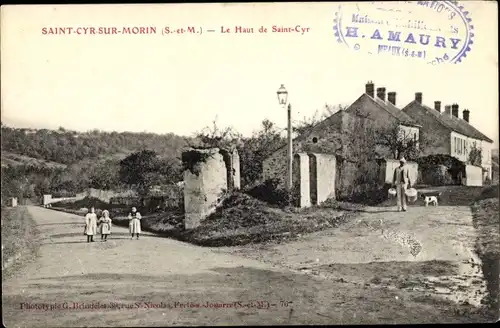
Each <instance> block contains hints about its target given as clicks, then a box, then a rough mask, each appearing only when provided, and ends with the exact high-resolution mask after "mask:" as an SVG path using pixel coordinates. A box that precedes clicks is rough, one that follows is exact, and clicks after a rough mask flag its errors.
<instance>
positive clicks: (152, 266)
mask: <svg viewBox="0 0 500 328" xmlns="http://www.w3.org/2000/svg"><path fill="white" fill-rule="evenodd" d="M28 209H29V211H30V213H31V214H32V215H33V218H34V220H35V221H36V222H37V224H38V228H39V229H40V231H41V237H42V245H41V248H40V252H39V258H38V259H37V261H35V262H33V263H31V264H27V265H25V266H24V267H23V269H22V270H20V271H19V272H18V273H17V274H16V275H15V276H14V277H12V278H11V279H9V280H7V281H5V282H4V284H3V293H2V298H3V304H2V305H3V307H2V311H3V318H4V324H5V325H6V326H7V327H33V326H36V327H44V326H50V327H72V326H99V327H103V326H169V325H184V326H193V325H263V324H274V325H281V324H319V325H321V324H377V323H392V324H394V323H422V322H473V321H477V320H478V319H477V316H476V317H474V316H471V315H463V314H460V313H466V312H463V311H468V310H469V309H470V307H459V308H458V309H459V310H460V311H462V312H460V311H459V312H457V308H455V307H454V305H453V304H452V303H449V302H446V301H442V300H439V299H435V298H432V297H429V296H428V295H427V294H425V293H423V292H419V291H411V292H410V291H408V290H404V289H401V290H399V289H390V288H384V287H381V286H380V285H376V284H367V283H366V282H365V281H364V280H363V279H361V280H360V281H355V280H356V279H344V280H342V279H331V277H323V276H321V275H314V274H304V273H301V272H298V271H299V270H296V268H295V267H294V265H295V264H298V263H301V262H302V260H301V259H302V258H301V257H300V256H299V255H296V256H295V258H294V257H292V256H287V255H285V256H284V257H285V259H288V261H289V263H290V265H289V266H290V268H287V267H285V266H283V265H280V263H277V262H276V261H273V258H272V257H271V260H269V261H267V260H266V261H263V260H262V258H252V256H250V254H249V253H247V254H240V253H235V254H228V253H227V252H226V253H221V251H223V250H220V249H217V250H215V249H209V248H202V247H197V246H193V245H189V244H185V243H182V242H179V241H175V240H171V239H167V238H159V237H155V236H153V235H151V234H144V235H143V236H141V239H140V240H139V241H137V240H130V239H129V236H128V233H127V231H126V229H124V228H120V227H116V226H115V227H114V228H113V232H112V235H111V237H110V239H109V241H108V242H100V241H97V242H95V243H90V244H88V243H86V242H85V237H84V236H83V218H81V217H78V216H75V215H71V214H67V213H62V212H56V211H51V210H47V209H43V208H39V207H28ZM357 226H359V224H357ZM346 229H348V228H347V227H346ZM363 229H365V230H363ZM355 230H356V232H355V233H356V234H357V233H359V234H360V235H359V237H355V236H354V235H353V233H352V231H351V232H350V233H349V232H348V230H345V229H344V230H342V231H340V230H339V232H338V233H339V234H338V235H335V234H334V233H333V232H331V231H330V232H324V234H325V235H324V236H322V237H321V236H320V235H318V238H319V239H318V240H319V241H315V240H316V239H315V237H310V239H308V240H309V242H306V243H305V244H304V248H305V249H302V250H301V248H300V247H298V246H297V245H298V244H291V245H290V246H281V248H280V247H278V248H277V254H278V255H277V258H283V255H279V253H280V252H281V254H284V252H283V250H284V249H287V250H288V249H289V252H292V253H293V252H297V251H299V250H301V251H302V252H305V253H306V254H307V255H306V256H305V257H304V259H305V258H308V259H310V258H313V259H315V258H321V262H320V263H323V264H325V265H326V264H327V263H324V262H326V261H328V262H329V263H332V262H333V261H338V262H339V263H345V262H349V263H353V262H355V261H356V260H357V261H358V263H360V264H357V265H358V266H359V267H358V268H357V269H356V270H354V271H353V272H356V275H357V276H358V277H360V275H361V274H362V273H364V274H367V273H370V272H373V270H374V268H373V267H372V266H370V264H366V263H363V261H365V262H366V261H368V260H369V255H367V254H365V255H363V256H361V255H360V256H358V258H357V259H356V258H351V256H353V254H357V253H364V252H366V251H367V249H372V248H373V249H377V247H375V245H376V243H375V242H378V243H380V242H381V241H383V239H380V237H377V236H375V232H373V231H372V232H369V231H370V230H369V228H368V227H366V228H360V229H358V230H357V229H355ZM365 232H368V235H365V236H364V237H362V236H363V234H364V233H365ZM370 234H373V236H371V235H370ZM348 236H350V237H351V238H354V239H349V238H347V237H348ZM308 238H309V237H308ZM322 238H323V239H322ZM339 238H347V239H344V242H342V241H341V240H340V239H339ZM332 241H335V242H332ZM318 243H325V244H328V247H329V250H325V249H322V248H319V249H318V251H317V252H319V253H318V254H316V253H314V255H312V253H311V252H313V251H312V249H313V247H314V246H315V245H318ZM383 243H384V242H382V244H383ZM340 244H344V246H343V247H342V248H340V247H339V245H340ZM335 245H337V246H335ZM385 245H386V246H384V247H386V248H387V249H390V248H391V247H390V246H388V244H387V242H386V243H385ZM332 246H333V248H332ZM348 249H351V251H350V252H347V250H348ZM259 252H260V253H261V254H263V256H267V255H269V254H271V253H269V252H266V251H265V249H261V250H260V251H259ZM340 252H345V253H344V255H342V254H340ZM286 254H288V253H286ZM290 254H291V253H290ZM374 254H375V255H377V254H378V256H382V253H381V252H378V253H377V252H375V253H374ZM242 255H243V256H242ZM327 255H328V256H327ZM280 256H281V257H280ZM407 257H408V256H405V255H401V257H400V259H403V258H407ZM278 262H279V261H278ZM346 268H347V267H346V266H345V264H341V267H340V268H339V269H338V270H336V271H338V272H340V273H341V272H345V270H346ZM351 269H352V267H351ZM395 269H396V270H400V268H398V267H396V268H395ZM342 270H344V271H342ZM325 271H326V270H325ZM379 271H382V272H383V271H384V270H379ZM351 276H355V275H352V274H351ZM349 280H350V281H349ZM273 304H274V305H273Z"/></svg>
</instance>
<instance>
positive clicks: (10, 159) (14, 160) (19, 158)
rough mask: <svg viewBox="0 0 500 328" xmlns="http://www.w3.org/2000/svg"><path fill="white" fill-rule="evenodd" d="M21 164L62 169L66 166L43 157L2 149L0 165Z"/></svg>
mask: <svg viewBox="0 0 500 328" xmlns="http://www.w3.org/2000/svg"><path fill="white" fill-rule="evenodd" d="M22 165H31V166H42V167H47V168H62V169H64V168H66V166H67V165H65V164H61V163H57V162H53V161H47V160H44V159H39V158H33V157H29V156H25V155H19V154H14V153H11V152H8V151H3V150H2V166H22Z"/></svg>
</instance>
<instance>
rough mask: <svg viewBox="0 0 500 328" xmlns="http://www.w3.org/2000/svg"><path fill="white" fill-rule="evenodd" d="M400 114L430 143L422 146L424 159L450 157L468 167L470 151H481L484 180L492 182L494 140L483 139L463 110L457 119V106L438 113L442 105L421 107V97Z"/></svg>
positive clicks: (465, 110)
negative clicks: (416, 125) (418, 124)
mask: <svg viewBox="0 0 500 328" xmlns="http://www.w3.org/2000/svg"><path fill="white" fill-rule="evenodd" d="M403 112H405V113H406V114H408V116H410V117H412V118H413V119H414V120H415V121H417V122H418V123H420V124H421V125H422V128H421V130H420V131H421V133H422V138H425V137H428V138H430V140H432V143H426V145H422V147H423V148H422V149H421V151H422V153H423V155H424V156H426V155H433V154H445V155H450V156H453V157H455V158H457V159H458V160H460V161H462V162H464V163H467V162H468V160H469V154H470V151H471V149H473V147H474V146H475V147H477V148H479V149H481V153H482V159H481V162H482V163H481V166H482V167H483V169H484V176H483V178H486V177H488V178H489V179H491V178H492V160H491V152H492V149H493V140H491V139H490V138H488V137H487V136H485V135H484V134H483V133H481V132H480V131H479V130H477V129H476V128H475V127H473V126H472V125H471V124H470V123H469V119H470V111H469V110H468V109H464V110H463V116H462V118H460V117H459V105H458V104H453V105H446V106H445V110H444V111H443V112H442V111H441V102H440V101H435V102H434V108H430V107H428V106H426V105H424V104H423V102H422V93H420V92H417V93H416V94H415V100H413V101H412V102H410V103H409V104H408V105H406V106H405V107H404V108H403Z"/></svg>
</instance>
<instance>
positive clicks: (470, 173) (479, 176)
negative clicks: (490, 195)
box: [462, 165, 483, 187]
mask: <svg viewBox="0 0 500 328" xmlns="http://www.w3.org/2000/svg"><path fill="white" fill-rule="evenodd" d="M462 181H463V184H464V185H466V186H476V187H480V186H482V185H483V169H482V167H480V166H474V165H466V166H465V178H464V179H463V180H462Z"/></svg>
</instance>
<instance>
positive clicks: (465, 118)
mask: <svg viewBox="0 0 500 328" xmlns="http://www.w3.org/2000/svg"><path fill="white" fill-rule="evenodd" d="M462 114H463V117H464V121H465V122H467V123H469V115H470V112H469V110H468V109H464V111H463V113H462Z"/></svg>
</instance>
